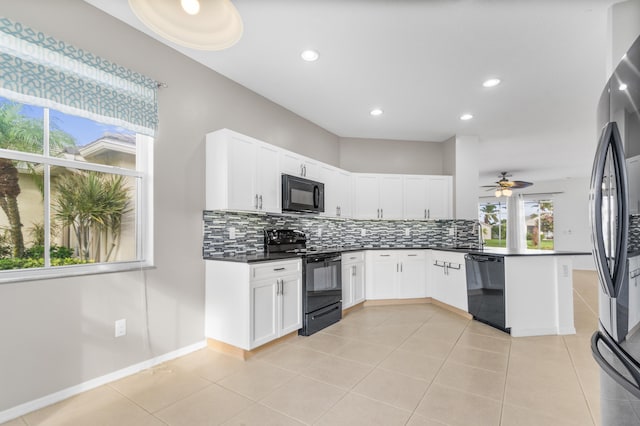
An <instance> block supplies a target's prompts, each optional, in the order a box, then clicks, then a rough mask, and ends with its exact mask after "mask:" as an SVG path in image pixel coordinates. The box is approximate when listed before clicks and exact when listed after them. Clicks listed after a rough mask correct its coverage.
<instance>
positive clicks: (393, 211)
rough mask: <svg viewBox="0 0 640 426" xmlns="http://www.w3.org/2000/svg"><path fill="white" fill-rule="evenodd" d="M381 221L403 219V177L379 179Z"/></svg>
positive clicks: (381, 177)
mask: <svg viewBox="0 0 640 426" xmlns="http://www.w3.org/2000/svg"><path fill="white" fill-rule="evenodd" d="M379 185H380V192H379V194H380V210H381V216H382V217H381V219H402V208H403V202H402V199H403V196H402V176H384V175H381V176H380V178H379Z"/></svg>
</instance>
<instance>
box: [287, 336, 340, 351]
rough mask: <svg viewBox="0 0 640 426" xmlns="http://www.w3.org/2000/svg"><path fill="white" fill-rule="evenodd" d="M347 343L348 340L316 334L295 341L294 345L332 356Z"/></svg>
mask: <svg viewBox="0 0 640 426" xmlns="http://www.w3.org/2000/svg"><path fill="white" fill-rule="evenodd" d="M347 343H349V339H345V338H343V337H339V336H335V335H333V334H327V333H316V334H313V335H311V336H307V337H302V338H300V339H297V340H296V341H295V343H294V344H295V345H297V346H300V347H303V348H307V349H313V350H314V351H318V352H324V353H327V354H332V353H335V352H336V351H337V350H338V349H340V348H341V347H343V346H344V345H346V344H347Z"/></svg>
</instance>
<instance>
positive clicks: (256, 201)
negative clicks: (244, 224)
mask: <svg viewBox="0 0 640 426" xmlns="http://www.w3.org/2000/svg"><path fill="white" fill-rule="evenodd" d="M253 205H254V207H255V208H256V210H257V209H258V194H256V199H255V202H254V204H253Z"/></svg>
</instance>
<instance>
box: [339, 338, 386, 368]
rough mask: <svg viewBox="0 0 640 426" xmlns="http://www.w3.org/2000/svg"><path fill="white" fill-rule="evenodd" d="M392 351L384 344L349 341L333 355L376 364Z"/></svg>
mask: <svg viewBox="0 0 640 426" xmlns="http://www.w3.org/2000/svg"><path fill="white" fill-rule="evenodd" d="M392 351H393V348H392V347H390V346H386V345H377V344H373V343H367V342H361V341H351V342H349V343H347V344H346V345H344V346H343V347H341V348H340V349H338V350H337V351H336V352H335V354H334V355H335V356H339V357H340V358H346V359H350V360H352V361H356V362H362V363H364V364H371V365H377V364H379V363H380V362H381V361H382V360H384V359H385V358H386V357H387V356H389V354H390V353H391V352H392Z"/></svg>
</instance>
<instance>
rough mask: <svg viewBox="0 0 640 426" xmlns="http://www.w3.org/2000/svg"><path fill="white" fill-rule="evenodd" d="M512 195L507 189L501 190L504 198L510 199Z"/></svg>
mask: <svg viewBox="0 0 640 426" xmlns="http://www.w3.org/2000/svg"><path fill="white" fill-rule="evenodd" d="M512 194H513V191H512V190H511V189H509V188H504V189H503V190H502V195H504V196H505V197H511V195H512Z"/></svg>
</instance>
